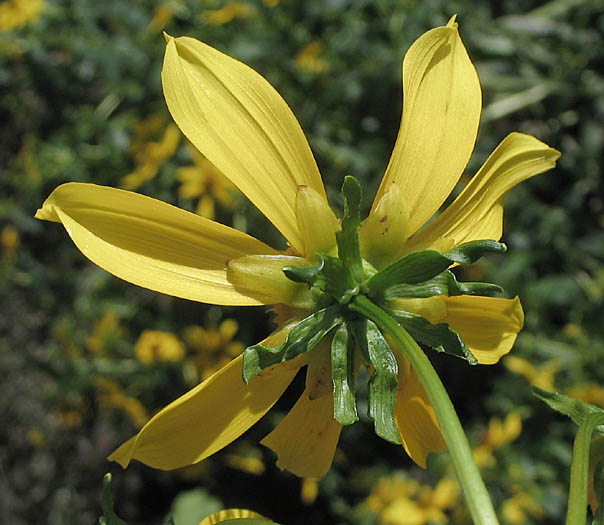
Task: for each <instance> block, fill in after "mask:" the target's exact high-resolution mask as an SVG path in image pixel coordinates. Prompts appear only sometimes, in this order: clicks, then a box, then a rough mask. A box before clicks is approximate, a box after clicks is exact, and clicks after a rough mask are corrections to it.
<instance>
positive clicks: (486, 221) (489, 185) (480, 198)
mask: <svg viewBox="0 0 604 525" xmlns="http://www.w3.org/2000/svg"><path fill="white" fill-rule="evenodd" d="M559 156H560V152H559V151H556V150H555V149H553V148H550V147H549V146H547V144H544V143H543V142H541V141H539V140H537V139H536V138H534V137H531V136H530V135H525V134H523V133H511V134H510V135H508V136H507V137H506V138H505V139H504V140H503V141H502V142H501V144H499V146H497V148H496V149H495V151H493V153H492V154H491V156H490V157H489V158H488V159H487V161H486V162H485V163H484V165H483V166H482V168H480V171H479V172H478V173H477V174H476V175H475V176H474V177H473V178H472V180H471V181H470V182H469V184H468V185H467V186H466V187H465V188H464V190H463V191H462V192H461V193H460V194H459V196H458V197H457V198H456V199H455V201H454V202H453V203H452V204H451V206H449V207H448V208H447V209H446V210H445V211H444V212H443V213H442V214H441V215H439V216H438V217H437V218H436V219H435V220H434V221H432V222H431V223H430V224H429V225H428V226H427V227H426V228H424V229H422V230H421V231H419V232H418V233H417V235H416V236H415V237H413V239H411V240H410V241H409V243H408V244H407V246H406V249H405V251H407V252H414V251H420V250H425V249H428V248H432V249H437V250H441V251H444V250H449V249H451V248H453V247H455V246H458V245H460V244H461V243H464V242H469V241H473V240H479V239H494V240H499V239H500V238H501V234H502V232H503V203H504V200H505V196H506V194H507V192H508V191H509V190H510V189H511V188H513V187H514V186H515V185H516V184H518V183H519V182H522V181H523V180H525V179H528V178H529V177H533V176H534V175H537V174H539V173H542V172H544V171H547V170H549V169H551V168H553V167H554V166H555V164H556V160H557V159H558V157H559Z"/></svg>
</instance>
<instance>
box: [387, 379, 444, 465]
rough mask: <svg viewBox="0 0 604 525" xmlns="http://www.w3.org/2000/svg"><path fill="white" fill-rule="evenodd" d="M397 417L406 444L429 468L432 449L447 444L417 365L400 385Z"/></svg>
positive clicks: (433, 450) (421, 462)
mask: <svg viewBox="0 0 604 525" xmlns="http://www.w3.org/2000/svg"><path fill="white" fill-rule="evenodd" d="M394 418H395V421H396V426H397V428H398V432H399V436H400V438H401V442H402V443H403V447H405V450H406V452H407V454H409V456H410V457H411V459H412V460H413V461H415V462H416V463H417V464H418V465H419V466H420V467H423V468H426V458H427V456H428V454H429V453H430V452H440V451H441V450H445V449H446V448H447V445H446V444H445V440H444V438H443V435H442V432H441V430H440V425H439V424H438V418H437V417H436V413H435V412H434V409H433V408H432V405H431V404H430V400H429V399H428V394H426V391H425V390H424V387H423V386H422V384H421V382H420V380H419V378H418V377H417V374H416V373H415V370H413V368H411V369H410V370H409V374H408V376H407V378H406V380H405V381H404V384H403V385H399V390H398V392H397V398H396V408H395V414H394Z"/></svg>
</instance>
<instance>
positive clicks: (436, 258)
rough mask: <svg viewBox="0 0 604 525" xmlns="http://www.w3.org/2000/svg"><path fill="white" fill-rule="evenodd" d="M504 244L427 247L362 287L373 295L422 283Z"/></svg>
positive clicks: (395, 264)
mask: <svg viewBox="0 0 604 525" xmlns="http://www.w3.org/2000/svg"><path fill="white" fill-rule="evenodd" d="M505 250H506V247H505V244H502V243H499V242H496V241H488V240H487V241H472V242H468V243H465V244H462V245H460V246H458V247H457V248H455V249H454V250H450V251H448V252H445V253H440V252H437V251H435V250H424V251H421V252H414V253H410V254H409V255H405V256H404V257H401V258H400V259H397V260H396V261H394V262H393V263H391V264H389V265H388V266H387V267H386V268H384V269H383V270H381V271H380V272H378V273H376V274H375V275H373V276H372V277H370V278H369V279H367V281H365V282H364V283H363V285H362V287H361V289H362V291H363V292H364V293H366V294H368V295H369V296H371V297H375V296H376V295H379V294H382V293H384V292H385V291H386V290H387V289H388V288H391V287H393V286H395V285H399V284H419V283H424V282H426V281H429V280H430V279H433V278H435V277H436V276H437V275H438V274H440V273H442V272H444V271H445V270H446V269H447V268H449V266H451V265H452V264H455V263H458V264H471V263H473V262H474V261H476V260H478V259H479V258H480V257H482V256H483V255H485V254H487V253H501V252H503V251H505Z"/></svg>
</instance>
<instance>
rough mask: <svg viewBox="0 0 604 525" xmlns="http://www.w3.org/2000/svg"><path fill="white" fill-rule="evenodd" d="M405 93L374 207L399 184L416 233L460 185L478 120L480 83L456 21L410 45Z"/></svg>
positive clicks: (406, 57) (405, 66) (411, 227)
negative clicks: (398, 125) (398, 126)
mask: <svg viewBox="0 0 604 525" xmlns="http://www.w3.org/2000/svg"><path fill="white" fill-rule="evenodd" d="M403 92H404V105H403V116H402V119H401V127H400V129H399V133H398V137H397V140H396V144H395V146H394V151H393V152H392V157H391V158H390V163H389V164H388V168H387V170H386V174H385V175H384V179H383V180H382V183H381V185H380V187H379V190H378V193H377V196H376V199H375V201H374V203H373V207H372V211H373V210H374V209H375V208H376V206H377V203H378V202H379V200H380V199H381V197H382V195H384V194H385V193H386V192H387V191H388V190H389V189H390V186H391V185H392V184H393V183H396V184H398V185H399V186H400V189H401V193H402V194H403V195H404V196H405V201H406V203H407V205H408V206H409V233H414V232H415V231H416V230H417V229H418V228H419V227H420V226H422V225H423V224H424V223H425V222H426V221H427V220H428V219H429V218H430V217H431V216H432V215H433V214H434V213H435V212H436V211H437V210H438V208H439V207H440V206H441V204H442V203H443V202H444V201H445V199H446V198H447V196H448V195H449V193H450V192H451V190H452V189H453V187H454V186H455V184H457V181H458V180H459V177H460V176H461V174H462V172H463V170H464V169H465V167H466V165H467V163H468V160H469V158H470V155H471V153H472V150H473V149H474V142H475V140H476V133H477V130H478V122H479V120H480V111H481V106H482V96H481V92H480V83H479V81H478V76H477V74H476V70H475V69H474V66H473V65H472V62H471V61H470V58H469V57H468V54H467V52H466V49H465V47H464V45H463V43H462V41H461V38H460V37H459V33H458V32H457V24H456V23H455V22H454V21H453V19H452V20H451V21H450V22H449V24H447V26H445V27H437V28H435V29H432V30H431V31H428V32H427V33H425V34H424V35H422V36H421V37H420V38H419V39H418V40H416V41H415V42H414V43H413V44H412V46H411V47H410V48H409V51H408V52H407V54H406V56H405V59H404V61H403Z"/></svg>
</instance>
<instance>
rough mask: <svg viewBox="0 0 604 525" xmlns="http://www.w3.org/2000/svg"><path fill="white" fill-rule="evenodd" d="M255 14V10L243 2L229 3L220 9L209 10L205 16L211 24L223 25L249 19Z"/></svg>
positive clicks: (205, 12)
mask: <svg viewBox="0 0 604 525" xmlns="http://www.w3.org/2000/svg"><path fill="white" fill-rule="evenodd" d="M252 12H253V8H252V7H251V6H250V5H248V4H245V3H243V2H229V3H228V4H226V5H225V6H224V7H222V8H220V9H208V10H207V11H204V12H203V14H204V16H205V18H206V20H207V21H208V22H210V24H215V25H223V24H228V23H229V22H230V21H231V20H233V19H235V18H248V17H249V16H250V15H251V14H252Z"/></svg>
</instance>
